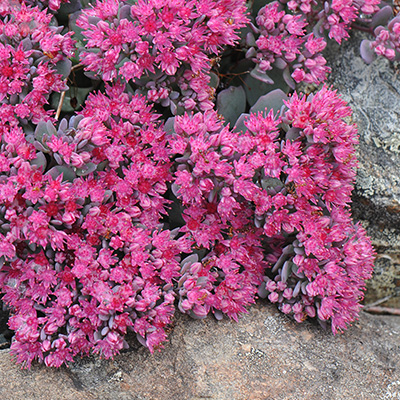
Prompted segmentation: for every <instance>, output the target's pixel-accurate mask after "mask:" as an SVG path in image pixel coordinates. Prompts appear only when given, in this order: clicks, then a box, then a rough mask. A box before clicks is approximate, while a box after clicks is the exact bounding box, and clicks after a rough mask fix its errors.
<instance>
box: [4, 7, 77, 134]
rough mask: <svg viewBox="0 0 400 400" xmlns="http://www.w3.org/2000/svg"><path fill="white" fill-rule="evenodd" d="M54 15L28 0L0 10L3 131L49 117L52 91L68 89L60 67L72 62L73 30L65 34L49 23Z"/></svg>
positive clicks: (35, 122)
mask: <svg viewBox="0 0 400 400" xmlns="http://www.w3.org/2000/svg"><path fill="white" fill-rule="evenodd" d="M51 18H52V15H51V14H49V13H47V12H46V11H40V10H39V9H38V8H37V7H35V8H32V7H30V6H26V5H25V3H22V4H19V3H18V2H16V3H13V2H8V4H7V5H3V6H2V7H1V9H0V70H1V74H0V101H1V102H2V106H1V111H0V127H1V128H0V129H1V130H3V129H10V128H5V125H6V124H9V125H10V126H14V125H17V124H18V123H19V122H21V123H23V124H25V125H26V124H27V123H28V121H32V122H33V123H34V124H37V123H38V122H39V121H40V120H41V119H49V118H50V116H51V115H52V114H53V111H49V110H47V109H46V105H47V104H48V99H49V96H50V94H51V93H52V92H60V91H61V90H65V89H66V88H67V86H66V84H65V81H64V78H65V77H64V78H63V76H62V74H61V73H59V72H58V69H59V67H61V66H64V65H65V64H66V65H67V66H68V65H69V66H70V65H71V62H70V61H69V60H67V57H71V56H72V55H73V50H74V43H73V41H72V39H71V36H72V32H70V33H67V34H65V35H63V34H61V33H60V32H61V30H62V27H60V28H58V27H56V26H50V25H49V24H50V21H51ZM67 68H68V67H67ZM67 75H68V74H67Z"/></svg>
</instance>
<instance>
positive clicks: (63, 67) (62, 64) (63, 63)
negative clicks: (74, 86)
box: [56, 58, 72, 79]
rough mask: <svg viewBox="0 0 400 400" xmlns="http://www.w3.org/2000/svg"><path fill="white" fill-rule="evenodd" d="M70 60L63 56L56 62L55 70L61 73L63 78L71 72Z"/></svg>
mask: <svg viewBox="0 0 400 400" xmlns="http://www.w3.org/2000/svg"><path fill="white" fill-rule="evenodd" d="M71 67H72V62H71V60H68V59H66V58H63V59H62V60H60V61H59V62H58V63H57V64H56V70H57V72H58V73H59V74H61V75H62V77H63V79H67V78H68V76H69V74H70V72H71Z"/></svg>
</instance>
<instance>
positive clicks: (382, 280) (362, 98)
mask: <svg viewBox="0 0 400 400" xmlns="http://www.w3.org/2000/svg"><path fill="white" fill-rule="evenodd" d="M365 38H368V36H367V35H366V34H364V33H357V32H355V33H353V34H352V37H351V38H350V39H349V40H348V41H347V42H344V43H342V45H341V46H339V45H335V44H332V43H331V45H330V47H329V49H328V52H327V62H328V65H330V66H331V67H332V74H331V75H330V78H329V79H330V83H331V84H332V85H333V87H334V88H335V89H337V90H338V93H340V95H341V96H342V98H343V99H344V100H346V101H347V102H348V103H349V105H350V106H351V108H352V109H353V121H354V122H355V123H357V125H358V131H359V135H360V144H359V148H358V158H359V167H360V168H359V171H358V175H357V181H356V189H355V192H354V197H353V200H354V205H353V215H354V218H355V219H356V220H361V221H362V222H363V225H364V226H365V227H366V229H367V231H368V234H369V235H370V236H371V238H372V241H373V244H374V247H375V248H376V250H377V253H378V258H377V261H376V263H375V276H374V279H373V280H372V281H371V282H370V283H369V291H368V293H367V297H366V302H367V303H370V302H372V301H375V300H378V299H380V298H383V297H386V296H393V298H392V299H391V300H390V301H389V302H386V303H385V305H389V306H393V307H399V308H400V296H399V295H400V290H399V289H400V288H399V287H398V286H399V285H400V123H399V121H400V119H399V118H400V75H399V73H400V70H399V69H398V67H399V66H398V65H396V64H394V63H391V62H389V61H388V60H386V59H383V58H377V59H376V60H375V61H374V62H373V63H371V64H370V65H367V64H366V63H365V62H364V61H363V60H362V58H361V57H360V52H359V46H360V43H361V41H362V39H365Z"/></svg>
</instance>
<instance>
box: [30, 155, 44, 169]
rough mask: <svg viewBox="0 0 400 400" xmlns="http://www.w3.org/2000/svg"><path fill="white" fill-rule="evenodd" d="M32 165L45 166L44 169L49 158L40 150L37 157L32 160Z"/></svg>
mask: <svg viewBox="0 0 400 400" xmlns="http://www.w3.org/2000/svg"><path fill="white" fill-rule="evenodd" d="M31 165H36V166H37V167H38V168H40V167H43V168H42V171H44V170H45V169H46V165H47V160H46V157H45V155H44V154H43V153H42V152H41V151H39V152H37V153H36V158H35V159H34V160H32V161H31Z"/></svg>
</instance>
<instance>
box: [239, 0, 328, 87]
mask: <svg viewBox="0 0 400 400" xmlns="http://www.w3.org/2000/svg"><path fill="white" fill-rule="evenodd" d="M282 8H283V7H282V6H281V5H280V4H279V3H278V2H273V3H269V4H267V5H266V6H265V7H263V8H261V10H260V11H259V13H258V15H257V18H256V26H255V27H254V29H253V30H254V33H255V34H256V35H257V39H255V38H254V35H253V34H252V33H249V35H248V37H247V42H248V43H249V44H251V43H252V42H254V41H255V43H254V46H253V47H251V48H250V49H249V50H248V51H247V54H246V57H247V58H251V59H252V60H253V61H254V62H255V63H256V64H257V65H258V67H257V70H258V71H259V72H258V73H259V74H260V76H262V74H265V72H266V71H268V70H271V69H272V68H273V67H276V68H279V69H282V70H284V77H285V79H286V81H288V83H290V78H289V75H290V76H291V78H293V79H294V80H295V81H296V83H299V82H306V83H316V84H318V83H321V82H323V81H325V79H326V75H327V73H329V72H330V68H329V67H327V66H326V65H325V64H326V60H325V58H324V57H323V56H322V54H321V52H322V51H323V50H324V49H325V46H326V42H325V40H324V39H323V38H316V37H314V35H313V34H312V33H310V34H306V30H305V27H306V26H307V25H308V23H307V22H306V20H305V18H304V17H303V16H302V15H292V14H290V13H286V12H285V11H283V10H282ZM292 71H293V72H292ZM259 79H260V78H259ZM290 86H293V87H294V85H292V84H291V85H290Z"/></svg>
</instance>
